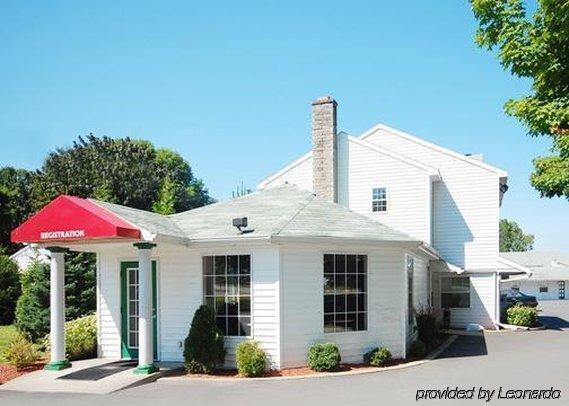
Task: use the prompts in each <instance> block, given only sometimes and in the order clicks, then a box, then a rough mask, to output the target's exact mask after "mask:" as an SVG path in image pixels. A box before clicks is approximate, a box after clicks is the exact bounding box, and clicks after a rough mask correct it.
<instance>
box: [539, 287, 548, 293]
mask: <svg viewBox="0 0 569 406" xmlns="http://www.w3.org/2000/svg"><path fill="white" fill-rule="evenodd" d="M539 293H547V286H540V287H539Z"/></svg>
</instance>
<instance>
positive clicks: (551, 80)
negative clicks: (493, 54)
mask: <svg viewBox="0 0 569 406" xmlns="http://www.w3.org/2000/svg"><path fill="white" fill-rule="evenodd" d="M471 3H472V8H473V11H474V15H475V17H476V18H477V19H478V21H479V23H480V27H479V28H478V31H477V33H476V43H477V44H478V45H479V46H480V47H482V48H487V49H489V50H490V49H494V48H498V49H499V52H498V58H499V60H500V63H501V65H502V66H503V67H504V68H505V69H507V70H509V71H510V72H511V73H512V74H513V75H515V76H518V77H524V78H529V79H530V80H531V83H532V91H531V94H529V95H527V96H525V97H521V98H519V99H511V100H508V101H507V102H506V104H505V111H506V113H507V114H509V115H511V116H514V117H516V118H517V119H519V120H520V121H521V122H522V123H523V124H524V125H525V126H526V127H527V129H528V132H529V134H530V135H531V136H543V135H545V136H550V137H552V139H553V146H552V153H553V154H552V155H551V156H547V157H539V158H536V159H535V160H534V167H535V169H534V172H533V173H532V175H531V177H530V181H531V183H532V185H533V187H534V188H536V189H537V190H538V191H539V192H540V193H541V195H542V196H545V197H554V196H565V197H566V198H569V1H567V0H537V10H536V11H535V13H534V14H533V16H531V17H530V16H528V12H527V10H526V7H525V3H524V1H523V0H471Z"/></svg>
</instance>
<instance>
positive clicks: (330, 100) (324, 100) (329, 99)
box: [312, 95, 338, 106]
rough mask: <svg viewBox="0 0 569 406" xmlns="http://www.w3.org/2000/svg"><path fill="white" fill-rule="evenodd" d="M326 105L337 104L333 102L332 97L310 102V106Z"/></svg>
mask: <svg viewBox="0 0 569 406" xmlns="http://www.w3.org/2000/svg"><path fill="white" fill-rule="evenodd" d="M328 103H333V104H336V105H337V104H338V103H336V100H334V98H333V97H332V96H330V95H326V96H321V97H318V98H317V99H316V100H314V101H313V102H312V105H313V106H316V105H318V104H328Z"/></svg>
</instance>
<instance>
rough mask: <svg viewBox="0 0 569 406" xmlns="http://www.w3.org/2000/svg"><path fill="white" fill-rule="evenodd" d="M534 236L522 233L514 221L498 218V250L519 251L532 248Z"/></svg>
mask: <svg viewBox="0 0 569 406" xmlns="http://www.w3.org/2000/svg"><path fill="white" fill-rule="evenodd" d="M533 243H534V236H533V235H532V234H524V231H523V230H522V228H521V227H520V226H519V225H518V223H516V222H515V221H511V220H507V219H501V220H500V252H521V251H531V250H532V249H533Z"/></svg>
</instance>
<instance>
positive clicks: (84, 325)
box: [65, 314, 97, 361]
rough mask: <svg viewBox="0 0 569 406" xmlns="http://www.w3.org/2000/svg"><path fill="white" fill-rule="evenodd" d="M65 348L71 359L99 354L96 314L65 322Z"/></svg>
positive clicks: (92, 356)
mask: <svg viewBox="0 0 569 406" xmlns="http://www.w3.org/2000/svg"><path fill="white" fill-rule="evenodd" d="M65 349H66V352H67V357H68V359H69V360H70V361H73V360H78V359H86V358H95V357H96V356H97V317H96V316H95V315H94V314H91V315H89V316H85V317H81V318H79V319H76V320H72V321H68V322H67V323H65Z"/></svg>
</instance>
